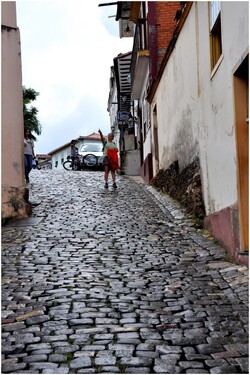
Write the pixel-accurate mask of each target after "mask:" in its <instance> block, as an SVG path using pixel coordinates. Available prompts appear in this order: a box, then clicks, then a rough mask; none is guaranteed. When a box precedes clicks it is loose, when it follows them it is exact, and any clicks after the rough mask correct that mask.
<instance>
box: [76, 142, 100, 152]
mask: <svg viewBox="0 0 250 375" xmlns="http://www.w3.org/2000/svg"><path fill="white" fill-rule="evenodd" d="M102 147H103V145H102V143H88V144H85V145H82V146H81V149H80V151H82V152H101V151H102Z"/></svg>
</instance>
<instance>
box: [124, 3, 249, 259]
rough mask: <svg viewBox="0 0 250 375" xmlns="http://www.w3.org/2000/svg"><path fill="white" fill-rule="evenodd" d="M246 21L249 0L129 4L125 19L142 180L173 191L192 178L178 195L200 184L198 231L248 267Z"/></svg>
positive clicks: (247, 36)
mask: <svg viewBox="0 0 250 375" xmlns="http://www.w3.org/2000/svg"><path fill="white" fill-rule="evenodd" d="M173 5H174V7H173ZM248 14H249V9H248V3H247V2H131V6H130V16H129V18H130V20H132V21H133V22H134V24H135V31H134V47H133V52H132V58H131V98H132V99H133V100H136V101H137V103H138V113H139V134H138V138H140V144H141V147H142V149H141V175H142V177H143V178H144V179H145V180H146V181H147V182H149V181H151V179H152V177H153V179H157V176H158V175H160V174H162V171H164V172H166V176H167V179H169V178H172V176H173V172H174V174H175V176H176V177H178V178H176V181H177V182H176V185H175V186H174V183H173V186H172V190H178V189H179V185H180V184H182V183H183V181H181V178H184V175H185V174H184V173H183V172H184V171H188V170H189V171H192V173H193V175H192V176H191V180H192V179H193V185H190V186H187V187H186V190H183V191H182V195H188V194H189V192H191V193H192V190H195V189H194V188H193V186H194V181H195V182H196V184H197V183H198V184H199V183H200V185H201V186H200V191H201V195H202V200H203V204H204V224H205V226H206V227H207V228H208V229H209V230H210V231H211V233H212V234H213V236H214V237H215V238H216V239H217V240H218V241H219V242H220V243H221V244H222V245H223V246H224V247H225V248H226V249H227V250H228V253H229V256H230V257H231V258H233V259H234V260H237V261H239V262H241V263H247V262H248V47H249V35H248V27H249V25H248ZM121 17H122V14H121ZM194 163H195V165H196V168H195V169H194V168H193V166H194ZM167 171H171V173H169V174H167ZM197 174H199V179H197ZM182 176H183V177H182ZM166 185H167V183H166ZM196 190H197V189H196ZM166 191H167V192H168V190H166Z"/></svg>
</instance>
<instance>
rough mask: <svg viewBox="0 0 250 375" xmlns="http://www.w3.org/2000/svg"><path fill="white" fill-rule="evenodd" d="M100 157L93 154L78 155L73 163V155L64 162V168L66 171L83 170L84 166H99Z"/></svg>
mask: <svg viewBox="0 0 250 375" xmlns="http://www.w3.org/2000/svg"><path fill="white" fill-rule="evenodd" d="M98 164H99V163H98V158H97V157H96V156H95V155H93V154H87V155H85V156H82V155H79V154H78V155H77V156H76V157H75V159H74V163H72V158H71V156H68V157H67V160H66V161H65V162H64V163H63V168H64V169H66V171H81V170H83V169H84V168H86V167H87V168H91V167H95V166H97V165H98Z"/></svg>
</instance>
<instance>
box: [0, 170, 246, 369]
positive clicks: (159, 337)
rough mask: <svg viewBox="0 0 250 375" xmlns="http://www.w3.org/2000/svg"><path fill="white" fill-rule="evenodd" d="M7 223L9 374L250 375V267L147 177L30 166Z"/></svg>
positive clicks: (5, 364)
mask: <svg viewBox="0 0 250 375" xmlns="http://www.w3.org/2000/svg"><path fill="white" fill-rule="evenodd" d="M30 180H31V183H30V200H31V201H33V203H36V202H37V203H38V201H40V202H41V203H40V204H39V205H37V206H35V207H34V208H33V214H32V216H31V217H29V218H27V219H22V220H16V221H13V222H10V223H8V224H7V225H5V226H3V227H2V373H33V374H37V373H42V374H55V373H56V374H62V373H64V374H67V373H70V374H73V373H74V374H83V373H88V374H91V373H134V374H139V373H143V374H144V373H145V374H146V373H167V374H169V373H171V374H176V373H193V374H194V373H198V374H203V373H212V374H219V373H230V374H232V373H249V372H248V270H247V268H246V267H243V266H240V265H236V264H234V263H230V262H229V261H228V260H227V259H226V257H225V252H224V250H223V249H222V248H221V247H220V246H219V245H218V244H216V243H215V241H213V240H212V239H209V238H207V237H205V236H204V234H203V233H202V232H199V231H197V230H196V229H195V228H194V227H193V223H192V220H191V218H190V217H188V215H187V214H186V213H185V211H184V210H183V209H182V208H181V207H180V206H178V204H177V203H175V202H174V201H173V200H171V199H170V198H168V197H167V196H164V195H162V194H161V193H159V192H157V191H155V190H154V189H153V188H152V187H151V186H149V185H146V184H144V183H142V182H141V181H140V179H136V178H130V177H124V176H118V180H117V184H118V190H117V191H112V189H111V188H109V190H108V191H105V189H104V187H103V172H100V171H97V172H94V171H83V172H67V171H56V172H54V171H51V170H50V171H43V170H41V171H32V172H31V176H30Z"/></svg>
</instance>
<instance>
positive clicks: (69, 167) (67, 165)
mask: <svg viewBox="0 0 250 375" xmlns="http://www.w3.org/2000/svg"><path fill="white" fill-rule="evenodd" d="M63 168H64V169H66V171H80V170H81V160H80V155H77V156H76V157H75V158H74V163H73V160H72V158H71V156H68V157H67V160H66V161H65V162H64V163H63Z"/></svg>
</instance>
